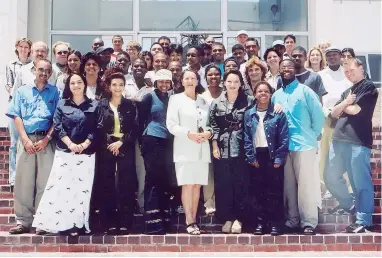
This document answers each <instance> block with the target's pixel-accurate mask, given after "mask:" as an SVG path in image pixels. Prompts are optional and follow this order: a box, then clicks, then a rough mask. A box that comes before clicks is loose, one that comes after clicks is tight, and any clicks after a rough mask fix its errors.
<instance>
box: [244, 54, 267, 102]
mask: <svg viewBox="0 0 382 258" xmlns="http://www.w3.org/2000/svg"><path fill="white" fill-rule="evenodd" d="M266 72H267V70H266V68H265V67H264V66H263V64H262V61H261V60H260V58H258V57H257V56H253V57H252V58H251V59H249V60H248V62H247V64H246V66H245V77H246V78H247V82H248V85H245V87H244V91H245V93H246V94H247V95H250V96H253V95H254V94H253V89H252V88H253V86H254V85H255V84H256V83H258V82H260V81H264V79H265V74H266Z"/></svg>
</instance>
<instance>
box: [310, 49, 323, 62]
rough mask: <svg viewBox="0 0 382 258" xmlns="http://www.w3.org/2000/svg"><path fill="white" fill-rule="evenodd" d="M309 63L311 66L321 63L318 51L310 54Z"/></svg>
mask: <svg viewBox="0 0 382 258" xmlns="http://www.w3.org/2000/svg"><path fill="white" fill-rule="evenodd" d="M309 61H310V63H311V64H320V63H321V61H322V57H321V53H320V51H319V50H317V49H315V50H312V52H310V57H309Z"/></svg>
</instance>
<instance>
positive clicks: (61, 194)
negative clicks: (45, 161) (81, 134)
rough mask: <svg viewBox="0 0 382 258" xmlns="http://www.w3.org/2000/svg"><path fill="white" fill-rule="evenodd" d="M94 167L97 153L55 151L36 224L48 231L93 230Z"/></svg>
mask: <svg viewBox="0 0 382 258" xmlns="http://www.w3.org/2000/svg"><path fill="white" fill-rule="evenodd" d="M94 169H95V154H92V155H88V154H73V153H67V152H62V151H58V150H56V152H55V155H54V161H53V166H52V170H51V172H50V175H49V179H48V182H47V184H46V187H45V191H44V194H43V196H42V199H41V201H40V204H39V205H38V208H37V211H36V215H35V218H34V221H33V227H36V228H37V229H40V230H45V231H48V232H59V231H65V230H69V229H72V228H73V227H77V228H82V227H85V229H86V231H87V232H90V228H89V206H90V198H91V193H92V187H93V179H94Z"/></svg>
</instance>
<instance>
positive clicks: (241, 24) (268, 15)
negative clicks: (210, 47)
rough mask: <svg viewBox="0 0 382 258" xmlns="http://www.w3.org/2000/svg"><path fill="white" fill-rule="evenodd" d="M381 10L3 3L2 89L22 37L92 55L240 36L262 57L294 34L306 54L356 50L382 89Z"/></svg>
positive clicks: (128, 0)
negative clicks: (101, 45) (104, 48)
mask: <svg viewBox="0 0 382 258" xmlns="http://www.w3.org/2000/svg"><path fill="white" fill-rule="evenodd" d="M381 7H382V5H381V0H1V8H0V48H1V51H0V82H1V83H2V85H4V84H5V65H6V64H7V63H9V61H11V60H12V59H14V58H15V56H14V42H15V40H16V39H18V38H22V37H28V38H30V39H31V40H32V41H36V40H43V41H45V42H47V43H48V45H49V46H51V45H52V44H53V43H54V42H56V41H58V40H62V41H66V42H70V43H71V44H72V48H74V49H78V50H80V51H81V52H83V53H85V52H87V51H90V50H91V43H92V40H93V39H94V38H95V37H102V38H103V39H104V41H105V44H106V45H110V46H111V37H112V36H113V35H115V34H119V35H122V36H123V38H124V41H125V46H126V44H127V42H129V41H131V40H137V41H138V42H140V43H141V45H142V46H143V49H144V50H148V48H149V47H150V45H151V43H152V42H155V41H156V40H157V39H158V37H160V36H162V35H166V36H168V37H169V38H170V39H171V41H172V42H176V43H182V39H184V37H182V35H185V34H203V35H207V34H208V35H213V36H215V37H216V40H217V41H221V42H223V43H224V44H225V46H226V47H227V52H230V49H231V47H232V46H233V45H234V44H235V37H236V33H237V31H239V30H246V31H247V32H248V34H249V36H250V37H255V38H257V39H258V41H259V43H260V46H261V52H262V53H264V51H265V49H266V48H267V47H269V46H270V45H271V44H272V42H273V41H274V40H276V39H283V38H284V36H285V35H287V34H293V35H295V36H296V38H297V45H301V46H303V47H305V48H310V47H313V46H315V45H317V44H318V43H319V42H321V41H329V42H331V44H332V45H335V46H338V47H340V48H343V47H352V48H354V50H355V51H356V54H357V55H359V56H361V58H363V59H364V61H365V62H366V63H367V65H368V67H367V71H368V72H369V74H370V75H371V77H372V79H373V81H375V82H380V81H381V52H382V47H381V30H382V28H381V27H382V26H381ZM125 46H124V48H125ZM369 66H370V67H369ZM379 85H380V84H379ZM0 91H1V93H0V103H1V104H0V112H1V115H0V127H3V126H5V125H6V124H7V119H6V117H5V115H3V114H4V113H5V111H6V108H7V99H8V96H7V92H6V90H5V88H4V87H2V86H0Z"/></svg>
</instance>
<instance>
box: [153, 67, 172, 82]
mask: <svg viewBox="0 0 382 258" xmlns="http://www.w3.org/2000/svg"><path fill="white" fill-rule="evenodd" d="M158 80H165V81H172V73H171V71H170V70H167V69H160V70H158V71H157V72H156V73H155V81H158Z"/></svg>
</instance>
